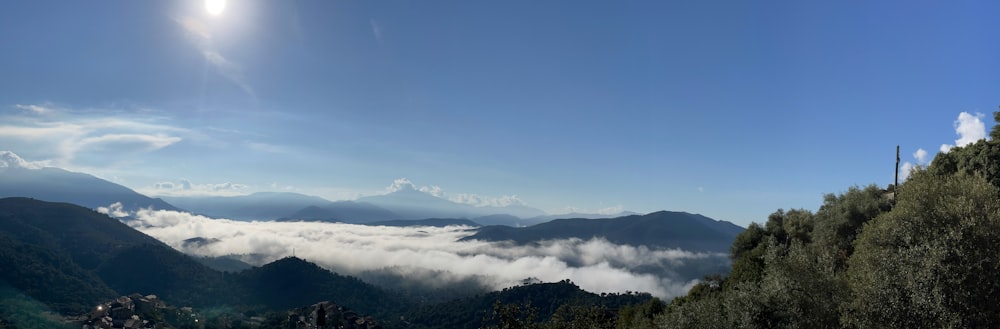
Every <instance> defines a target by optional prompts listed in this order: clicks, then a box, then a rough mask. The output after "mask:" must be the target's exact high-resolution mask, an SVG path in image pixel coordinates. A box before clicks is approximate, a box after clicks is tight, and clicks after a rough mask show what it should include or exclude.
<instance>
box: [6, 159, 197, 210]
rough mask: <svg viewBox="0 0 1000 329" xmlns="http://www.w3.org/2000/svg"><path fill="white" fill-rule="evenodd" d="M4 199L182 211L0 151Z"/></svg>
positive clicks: (88, 177)
mask: <svg viewBox="0 0 1000 329" xmlns="http://www.w3.org/2000/svg"><path fill="white" fill-rule="evenodd" d="M3 197H28V198H35V199H39V200H46V201H55V202H69V203H73V204H78V205H81V206H84V207H87V208H91V209H96V208H98V207H107V206H109V205H111V204H113V203H116V202H120V203H121V204H122V206H123V209H124V210H126V211H134V210H137V209H140V208H153V209H163V210H178V209H177V208H176V207H174V206H173V205H170V204H169V203H167V202H164V201H163V200H160V199H155V198H150V197H147V196H145V195H142V194H139V193H137V192H135V191H133V190H132V189H129V188H127V187H125V186H122V185H119V184H115V183H112V182H109V181H107V180H103V179H100V178H97V177H94V176H92V175H88V174H84V173H78V172H71V171H67V170H63V169H59V168H53V167H36V166H31V165H29V164H28V163H27V162H26V161H24V160H23V159H21V158H20V157H18V156H17V154H14V153H12V152H9V151H0V198H3Z"/></svg>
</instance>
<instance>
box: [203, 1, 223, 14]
mask: <svg viewBox="0 0 1000 329" xmlns="http://www.w3.org/2000/svg"><path fill="white" fill-rule="evenodd" d="M205 10H207V11H208V13H209V14H210V15H212V16H219V15H221V14H222V11H223V10H226V0H205Z"/></svg>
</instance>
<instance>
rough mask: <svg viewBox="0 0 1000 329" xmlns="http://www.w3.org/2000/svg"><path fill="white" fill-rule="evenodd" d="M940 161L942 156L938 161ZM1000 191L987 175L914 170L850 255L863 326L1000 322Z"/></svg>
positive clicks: (854, 316) (857, 320)
mask: <svg viewBox="0 0 1000 329" xmlns="http://www.w3.org/2000/svg"><path fill="white" fill-rule="evenodd" d="M935 161H936V160H935ZM998 199H1000V193H998V190H997V188H996V187H995V186H993V185H991V184H989V183H988V182H987V181H986V180H985V179H984V178H983V177H982V176H973V175H968V174H958V175H950V176H942V175H935V174H932V173H929V172H926V171H917V172H914V173H913V174H912V175H911V176H910V179H909V180H908V181H907V182H906V184H905V185H903V186H901V194H900V196H899V199H898V203H897V204H896V206H895V208H894V209H893V210H892V211H890V212H888V213H885V214H883V215H880V216H878V217H877V218H875V219H874V220H872V221H871V222H869V223H868V224H866V225H865V226H864V229H863V230H862V232H861V234H860V236H859V237H858V239H857V241H856V244H855V253H854V256H853V257H851V259H850V260H849V267H848V270H847V271H848V283H849V287H850V289H851V291H852V292H853V294H854V298H853V300H852V302H851V303H850V305H849V308H848V310H847V312H846V313H845V314H844V317H843V320H844V322H845V323H846V324H848V325H852V326H855V327H858V328H914V327H937V328H994V327H997V326H1000V303H997V302H996V301H997V300H1000V280H996V276H995V274H996V273H997V272H998V270H1000V258H998V257H997V255H998V254H1000V243H998V242H1000V203H998Z"/></svg>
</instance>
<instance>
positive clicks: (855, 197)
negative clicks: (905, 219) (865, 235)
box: [812, 184, 892, 266]
mask: <svg viewBox="0 0 1000 329" xmlns="http://www.w3.org/2000/svg"><path fill="white" fill-rule="evenodd" d="M891 209H892V202H891V200H890V199H889V197H888V196H887V191H883V190H882V189H880V188H879V187H878V186H877V185H874V184H872V185H868V186H866V187H864V188H859V187H857V186H853V187H851V188H849V189H848V190H847V192H844V193H842V194H839V195H835V194H832V193H831V194H827V195H824V196H823V205H822V206H820V208H819V210H818V211H816V216H815V218H816V219H815V223H816V224H815V228H814V229H813V234H812V235H813V238H814V239H815V241H816V242H817V243H818V244H819V245H821V246H822V247H824V248H828V249H830V250H831V251H832V252H833V253H834V254H835V255H836V256H837V257H836V262H837V264H838V265H841V266H843V265H845V264H846V261H847V258H848V257H850V256H851V254H853V253H854V240H855V238H856V237H857V235H858V233H859V232H860V230H861V227H862V226H863V225H864V224H865V223H867V222H868V221H870V220H872V219H873V218H875V217H876V216H878V215H879V214H882V213H884V212H888V211H889V210H891Z"/></svg>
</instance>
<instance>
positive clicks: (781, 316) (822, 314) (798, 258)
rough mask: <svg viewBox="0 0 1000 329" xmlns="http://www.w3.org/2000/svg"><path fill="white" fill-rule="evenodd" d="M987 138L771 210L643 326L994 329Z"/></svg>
mask: <svg viewBox="0 0 1000 329" xmlns="http://www.w3.org/2000/svg"><path fill="white" fill-rule="evenodd" d="M995 115H996V116H997V119H1000V112H997V113H995ZM991 136H992V140H988V141H987V140H981V141H979V142H977V143H974V144H970V145H968V146H966V147H956V148H953V149H951V150H950V151H949V152H947V153H941V154H939V155H938V156H937V157H936V158H935V159H934V161H933V162H932V163H931V165H929V166H928V167H927V168H917V169H916V170H914V171H913V172H912V173H911V174H910V176H909V179H908V180H906V182H905V183H902V184H900V186H899V187H898V188H896V189H893V188H892V187H890V189H888V190H881V189H879V188H878V187H877V186H875V185H871V186H867V187H852V188H850V189H848V190H847V191H846V192H844V193H841V194H837V195H834V194H830V195H827V196H825V197H824V202H823V205H822V206H821V207H820V208H819V209H818V210H817V211H816V212H815V213H813V212H810V211H806V210H797V209H796V210H789V211H783V210H778V211H776V212H775V213H773V214H772V215H770V216H769V217H768V220H767V222H765V223H764V224H763V225H758V224H753V225H751V226H750V227H749V228H747V230H746V231H744V232H743V233H741V234H740V235H739V236H738V237H737V239H736V241H735V242H734V243H733V246H732V248H731V257H732V259H733V268H732V272H731V273H730V275H729V276H728V277H722V276H715V277H709V278H706V280H705V281H703V282H702V283H700V284H698V285H697V286H695V287H694V288H693V289H692V290H691V291H690V293H689V294H688V295H687V296H685V297H681V298H677V299H675V300H674V301H673V302H672V303H671V304H670V305H669V306H668V307H667V308H666V310H665V313H664V315H662V316H660V317H659V318H657V321H655V322H656V325H655V326H654V325H650V326H649V327H661V328H918V327H922V328H995V327H998V326H1000V304H998V303H997V302H996V301H997V298H998V296H1000V281H997V280H996V273H997V271H998V270H1000V258H997V256H996V255H997V254H1000V243H998V242H1000V190H998V187H1000V128H997V127H995V128H994V129H993V132H992V133H991Z"/></svg>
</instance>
